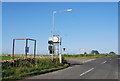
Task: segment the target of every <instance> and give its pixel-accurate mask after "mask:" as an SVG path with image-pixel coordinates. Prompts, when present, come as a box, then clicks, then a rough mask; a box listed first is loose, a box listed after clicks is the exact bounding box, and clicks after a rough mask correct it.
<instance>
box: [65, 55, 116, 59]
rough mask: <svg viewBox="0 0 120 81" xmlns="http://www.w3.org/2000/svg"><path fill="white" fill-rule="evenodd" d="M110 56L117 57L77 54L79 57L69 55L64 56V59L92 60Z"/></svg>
mask: <svg viewBox="0 0 120 81" xmlns="http://www.w3.org/2000/svg"><path fill="white" fill-rule="evenodd" d="M109 56H116V54H97V55H93V54H77V55H68V54H64V55H63V57H64V58H65V59H92V58H101V57H109Z"/></svg>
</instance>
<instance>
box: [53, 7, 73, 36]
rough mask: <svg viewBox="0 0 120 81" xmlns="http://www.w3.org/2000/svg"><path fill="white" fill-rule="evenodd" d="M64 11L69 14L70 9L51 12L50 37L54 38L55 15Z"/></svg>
mask: <svg viewBox="0 0 120 81" xmlns="http://www.w3.org/2000/svg"><path fill="white" fill-rule="evenodd" d="M64 11H67V12H71V11H72V9H67V10H60V11H53V24H52V36H54V24H55V13H60V12H64Z"/></svg>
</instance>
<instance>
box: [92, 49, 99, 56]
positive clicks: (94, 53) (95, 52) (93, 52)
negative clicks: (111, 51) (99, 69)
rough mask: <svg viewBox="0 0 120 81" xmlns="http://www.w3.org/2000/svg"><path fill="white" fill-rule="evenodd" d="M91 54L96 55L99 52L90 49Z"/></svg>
mask: <svg viewBox="0 0 120 81" xmlns="http://www.w3.org/2000/svg"><path fill="white" fill-rule="evenodd" d="M91 54H93V55H97V54H99V52H98V51H97V50H92V51H91Z"/></svg>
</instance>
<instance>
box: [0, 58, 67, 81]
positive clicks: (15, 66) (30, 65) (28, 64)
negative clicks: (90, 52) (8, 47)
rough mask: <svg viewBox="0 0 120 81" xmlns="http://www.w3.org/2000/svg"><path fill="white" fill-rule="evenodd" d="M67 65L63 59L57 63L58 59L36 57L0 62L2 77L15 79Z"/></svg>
mask: <svg viewBox="0 0 120 81" xmlns="http://www.w3.org/2000/svg"><path fill="white" fill-rule="evenodd" d="M65 67H68V64H67V62H66V61H65V60H63V63H62V64H60V63H59V59H58V58H55V59H54V61H52V60H51V59H50V58H37V59H30V58H29V59H22V60H16V61H15V62H7V61H6V62H4V63H2V79H3V81H4V80H8V79H9V80H10V79H11V80H16V79H23V78H25V77H27V76H31V75H36V74H41V73H46V72H50V71H54V70H58V69H61V68H65Z"/></svg>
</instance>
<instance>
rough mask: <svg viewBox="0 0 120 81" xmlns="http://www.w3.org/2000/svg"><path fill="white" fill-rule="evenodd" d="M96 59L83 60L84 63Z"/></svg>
mask: <svg viewBox="0 0 120 81" xmlns="http://www.w3.org/2000/svg"><path fill="white" fill-rule="evenodd" d="M93 60H95V59H89V60H86V61H83V63H86V62H89V61H93Z"/></svg>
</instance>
